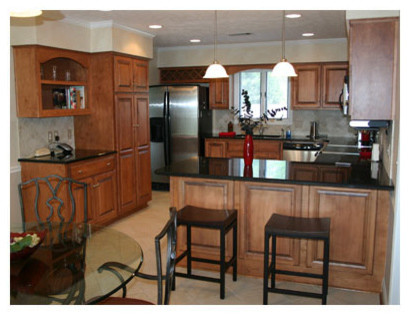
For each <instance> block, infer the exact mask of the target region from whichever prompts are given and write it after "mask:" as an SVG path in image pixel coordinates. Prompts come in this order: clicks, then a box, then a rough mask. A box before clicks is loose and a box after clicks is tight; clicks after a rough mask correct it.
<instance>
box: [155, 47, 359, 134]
mask: <svg viewBox="0 0 408 318" xmlns="http://www.w3.org/2000/svg"><path fill="white" fill-rule="evenodd" d="M281 48H282V47H281V42H280V41H278V42H269V43H251V44H249V43H247V44H233V45H219V46H217V59H218V60H219V61H220V63H222V64H224V65H237V64H263V63H264V64H273V63H276V61H278V60H279V59H280V58H281ZM347 50H348V47H347V39H328V40H302V41H287V42H286V47H285V52H286V57H287V59H288V60H289V61H290V62H293V63H295V62H330V61H347V60H348V51H347ZM212 57H213V46H207V45H205V46H198V45H195V46H191V47H187V46H184V47H173V48H162V49H159V50H158V51H157V55H156V57H155V59H153V60H152V61H150V72H151V74H152V75H154V79H155V81H157V79H158V78H159V75H158V74H159V70H158V67H174V66H180V67H181V66H197V65H208V64H210V63H211V62H212ZM152 82H153V81H152V80H151V82H150V83H151V84H152ZM156 84H157V83H156ZM230 100H232V99H231V98H230ZM230 104H232V103H231V102H230ZM292 114H293V120H292V122H293V123H292V125H290V126H287V125H284V126H281V125H279V124H275V125H268V126H267V128H266V129H265V130H264V134H279V133H280V132H281V129H282V128H283V129H286V128H288V127H290V129H291V130H292V134H293V135H294V136H300V137H305V136H306V135H308V134H309V131H310V122H311V121H317V122H318V123H319V133H320V134H326V135H327V134H329V131H330V137H334V136H336V137H337V136H341V137H354V134H355V130H354V129H352V128H350V127H349V125H348V122H349V120H348V118H347V117H344V116H343V115H342V114H341V112H340V111H293V112H292ZM229 121H232V122H233V123H234V131H236V132H237V133H242V132H241V131H240V128H239V125H238V121H237V120H236V118H234V116H233V115H232V114H231V113H230V112H229V111H228V110H216V111H214V121H213V127H214V129H213V133H215V134H218V132H220V131H226V129H227V124H228V122H229ZM329 128H330V129H329ZM255 133H256V132H255Z"/></svg>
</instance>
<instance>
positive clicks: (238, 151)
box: [205, 138, 283, 160]
mask: <svg viewBox="0 0 408 318" xmlns="http://www.w3.org/2000/svg"><path fill="white" fill-rule="evenodd" d="M282 151H283V143H282V142H281V141H279V140H259V139H255V140H254V158H255V159H275V160H281V159H282V156H283V152H282ZM243 153H244V140H243V139H232V138H206V139H205V156H206V157H210V158H243Z"/></svg>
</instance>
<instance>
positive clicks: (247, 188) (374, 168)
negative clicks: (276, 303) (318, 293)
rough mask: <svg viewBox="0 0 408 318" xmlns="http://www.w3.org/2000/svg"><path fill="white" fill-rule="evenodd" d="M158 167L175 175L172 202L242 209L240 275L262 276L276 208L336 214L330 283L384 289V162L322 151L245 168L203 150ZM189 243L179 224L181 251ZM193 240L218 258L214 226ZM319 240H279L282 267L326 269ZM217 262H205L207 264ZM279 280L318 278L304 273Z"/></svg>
mask: <svg viewBox="0 0 408 318" xmlns="http://www.w3.org/2000/svg"><path fill="white" fill-rule="evenodd" d="M157 173H159V174H164V175H168V176H170V195H171V204H172V206H175V207H176V208H178V209H180V208H182V207H183V206H185V205H195V206H200V207H204V208H215V209H223V208H225V209H233V208H235V209H237V210H238V273H239V274H241V275H249V276H257V277H262V275H263V248H264V246H263V242H264V226H265V224H266V222H267V220H268V219H269V218H270V216H271V215H272V214H273V213H280V214H285V215H289V216H297V217H330V218H331V238H330V239H331V241H330V276H329V285H330V286H333V287H340V288H348V289H356V290H363V291H371V292H380V291H381V284H382V280H383V277H384V269H385V257H386V243H387V230H388V215H389V209H390V206H389V192H390V191H392V190H393V185H392V182H391V181H390V179H389V178H388V176H387V174H386V172H385V170H384V169H383V167H382V165H381V163H373V162H370V161H360V160H358V158H357V157H355V156H342V155H325V154H321V155H320V156H319V157H318V158H317V160H316V161H315V162H313V163H303V162H288V161H284V160H261V159H260V160H254V162H253V164H252V166H249V167H246V166H245V165H244V163H243V160H242V159H226V158H204V157H199V158H193V159H190V160H186V161H183V162H179V163H174V164H172V165H170V166H166V167H164V168H162V169H159V170H158V171H157ZM185 242H186V239H185V231H184V229H183V228H180V229H179V246H178V250H179V251H180V250H183V249H184V248H185ZM192 244H193V245H192V246H193V254H194V255H195V257H206V258H214V259H217V258H218V254H219V247H218V246H219V238H218V235H217V234H216V233H214V232H213V231H212V230H207V229H205V230H204V229H203V230H199V229H196V230H195V231H193V232H192ZM321 244H322V243H321V242H316V241H312V240H303V239H302V240H300V239H280V240H278V244H277V255H278V257H277V264H278V268H280V269H284V270H294V271H303V272H315V273H321V270H322V258H323V247H322V245H321ZM231 246H232V237H227V254H228V253H229V251H231ZM196 265H198V264H196ZM200 265H201V264H200ZM211 266H212V265H209V264H208V265H207V264H205V265H204V264H203V265H201V268H207V269H211ZM212 269H215V268H214V267H212ZM279 279H285V280H292V281H297V282H303V283H315V284H319V283H320V282H319V281H318V280H316V279H312V278H305V277H287V276H282V277H279V276H278V280H279Z"/></svg>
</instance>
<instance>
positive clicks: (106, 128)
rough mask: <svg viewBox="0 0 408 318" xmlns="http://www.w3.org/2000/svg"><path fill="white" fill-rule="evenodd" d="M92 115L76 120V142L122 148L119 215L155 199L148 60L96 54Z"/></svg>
mask: <svg viewBox="0 0 408 318" xmlns="http://www.w3.org/2000/svg"><path fill="white" fill-rule="evenodd" d="M91 74H92V75H91V76H92V84H93V89H92V92H93V106H94V110H95V111H94V113H93V114H92V116H86V117H84V116H83V117H81V118H75V143H76V146H77V147H78V148H84V149H112V150H116V151H117V155H116V156H117V167H118V177H117V178H118V180H117V181H118V194H119V195H118V207H119V214H126V213H128V212H131V211H134V210H136V209H138V208H141V207H143V206H145V205H146V204H147V202H148V201H150V200H151V195H152V194H151V179H150V142H149V141H150V128H149V101H148V96H149V95H148V89H149V86H148V61H147V60H144V59H140V58H135V57H132V56H128V55H122V54H115V53H112V52H108V53H97V54H94V55H93V57H92V61H91Z"/></svg>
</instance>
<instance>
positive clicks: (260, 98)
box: [234, 70, 291, 125]
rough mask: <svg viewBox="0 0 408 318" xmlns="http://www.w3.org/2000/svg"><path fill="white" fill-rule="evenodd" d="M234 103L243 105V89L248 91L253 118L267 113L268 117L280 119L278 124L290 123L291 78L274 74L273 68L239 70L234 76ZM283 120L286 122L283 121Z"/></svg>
mask: <svg viewBox="0 0 408 318" xmlns="http://www.w3.org/2000/svg"><path fill="white" fill-rule="evenodd" d="M234 87H235V90H234V102H235V103H234V104H235V105H239V110H240V114H241V106H242V105H243V102H244V101H243V97H242V95H241V92H242V90H243V89H244V90H246V91H248V96H249V101H250V102H251V108H252V111H253V118H259V117H260V115H261V114H264V113H267V114H268V118H270V119H271V118H273V119H277V120H279V123H278V124H280V125H281V124H290V122H289V120H291V118H290V117H291V116H290V109H289V92H290V90H289V79H288V78H287V77H275V76H272V70H249V71H243V72H239V73H237V74H236V75H235V78H234ZM282 120H284V121H285V122H284V123H283V122H282Z"/></svg>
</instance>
